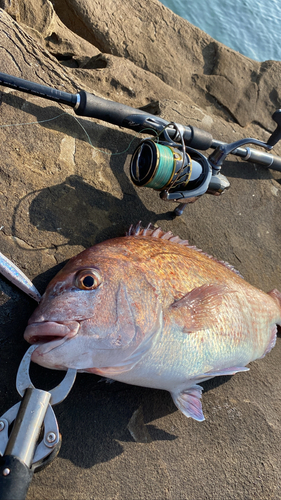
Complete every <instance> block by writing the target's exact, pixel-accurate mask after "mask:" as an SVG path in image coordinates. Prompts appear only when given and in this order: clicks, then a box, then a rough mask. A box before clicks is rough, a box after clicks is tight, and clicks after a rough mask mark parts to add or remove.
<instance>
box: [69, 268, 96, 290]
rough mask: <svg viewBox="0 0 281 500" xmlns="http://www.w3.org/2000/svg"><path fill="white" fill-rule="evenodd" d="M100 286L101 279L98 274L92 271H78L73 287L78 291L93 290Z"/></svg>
mask: <svg viewBox="0 0 281 500" xmlns="http://www.w3.org/2000/svg"><path fill="white" fill-rule="evenodd" d="M100 284H101V277H100V275H99V273H98V272H97V271H96V270H95V271H93V270H92V269H84V270H83V271H79V273H77V275H76V279H75V285H76V286H77V287H78V288H80V290H94V289H95V288H97V287H98V286H99V285H100Z"/></svg>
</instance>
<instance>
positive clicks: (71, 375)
mask: <svg viewBox="0 0 281 500" xmlns="http://www.w3.org/2000/svg"><path fill="white" fill-rule="evenodd" d="M37 347H38V346H37V345H32V346H31V347H30V348H29V349H28V351H27V352H26V353H25V355H24V357H23V359H22V361H21V363H20V366H19V369H18V373H17V379H16V387H17V391H18V393H19V394H20V396H22V397H23V400H22V402H21V403H17V404H16V405H14V406H13V407H12V408H10V409H9V410H8V411H7V412H6V413H4V415H3V416H2V417H1V418H0V455H2V456H3V455H4V454H5V455H14V456H17V457H18V458H20V459H21V460H22V461H23V462H24V463H25V464H26V465H27V466H28V467H31V468H32V470H33V471H37V470H39V468H42V467H43V466H44V463H45V460H46V459H47V457H49V456H50V457H51V459H52V458H54V456H56V454H57V452H58V451H57V449H58V447H59V446H60V434H59V428H58V423H57V419H56V417H55V414H54V411H53V409H52V406H51V405H54V404H58V403H60V402H61V401H63V400H64V399H65V398H66V396H67V395H68V393H69V392H70V390H71V388H72V386H73V384H74V381H75V377H76V370H73V369H69V370H68V371H67V373H66V375H65V377H64V379H63V380H62V382H61V383H60V384H59V385H58V386H57V387H55V388H54V389H51V390H50V391H43V390H40V389H36V388H35V387H34V385H33V383H32V382H31V380H30V376H29V366H30V361H31V355H32V353H33V351H34V350H35V349H36V348H37ZM13 422H14V424H13V428H12V431H11V433H10V434H9V427H10V425H11V424H12V423H13ZM42 429H43V436H41V434H42V432H41V431H42ZM52 454H53V455H54V456H53V455H52ZM50 457H49V459H48V460H47V461H48V462H49V461H50Z"/></svg>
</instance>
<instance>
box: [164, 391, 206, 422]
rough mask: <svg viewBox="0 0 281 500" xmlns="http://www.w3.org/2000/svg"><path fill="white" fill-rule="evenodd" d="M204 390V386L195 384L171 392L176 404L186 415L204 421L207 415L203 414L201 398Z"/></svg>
mask: <svg viewBox="0 0 281 500" xmlns="http://www.w3.org/2000/svg"><path fill="white" fill-rule="evenodd" d="M202 391H203V387H201V386H200V385H194V386H193V387H190V388H189V389H186V390H185V391H182V392H179V393H176V392H171V396H172V398H173V401H174V403H175V405H176V406H177V407H178V409H179V410H180V411H181V412H182V413H183V414H184V415H185V416H186V417H191V418H194V420H198V421H199V422H203V420H205V417H204V415H203V411H202V405H201V400H200V399H201V395H202Z"/></svg>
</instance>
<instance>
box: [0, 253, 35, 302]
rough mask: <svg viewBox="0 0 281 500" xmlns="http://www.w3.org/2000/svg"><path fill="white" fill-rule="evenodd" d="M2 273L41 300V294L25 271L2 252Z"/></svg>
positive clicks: (0, 264)
mask: <svg viewBox="0 0 281 500" xmlns="http://www.w3.org/2000/svg"><path fill="white" fill-rule="evenodd" d="M0 273H1V274H2V275H3V276H5V278H7V279H8V280H9V281H11V283H13V284H14V285H16V286H17V287H18V288H19V289H20V290H22V291H23V292H24V293H26V294H27V295H29V297H31V298H32V299H34V300H35V301H36V302H40V300H41V294H40V292H38V290H37V288H36V286H35V285H33V283H32V281H30V279H29V278H28V277H27V276H26V274H24V272H23V271H22V270H21V269H20V268H19V267H18V266H16V264H14V263H13V262H12V261H11V260H10V259H8V257H6V256H5V255H4V254H2V253H1V252H0Z"/></svg>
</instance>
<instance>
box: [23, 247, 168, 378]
mask: <svg viewBox="0 0 281 500" xmlns="http://www.w3.org/2000/svg"><path fill="white" fill-rule="evenodd" d="M124 239H125V238H123V239H122V240H124ZM125 240H126V239H125ZM112 241H113V240H112ZM104 243H105V244H102V243H101V244H98V245H96V246H95V247H92V248H90V249H88V250H85V251H84V252H82V253H81V254H79V255H78V256H76V257H74V258H72V259H70V261H69V262H68V263H67V264H66V265H65V267H64V268H63V269H62V270H61V271H60V272H59V273H58V274H57V275H56V276H55V277H54V278H53V279H52V281H51V282H50V283H49V285H48V286H47V288H46V291H45V293H44V295H43V298H42V300H41V302H40V304H39V306H38V307H37V309H36V310H35V311H34V313H33V314H32V316H31V318H30V319H29V322H28V326H27V328H26V330H25V333H24V337H25V339H26V340H27V341H28V342H29V343H31V344H38V348H37V349H36V350H35V351H34V352H33V355H32V361H34V362H36V363H38V364H40V365H42V366H45V367H48V368H54V369H62V370H64V369H68V368H74V369H77V370H80V371H92V372H94V373H98V369H101V368H102V367H112V366H115V367H119V369H121V368H120V367H122V366H124V363H125V364H126V362H127V361H126V360H128V359H129V358H130V355H131V354H132V353H134V352H136V350H137V348H138V347H139V346H140V345H141V344H142V343H143V342H144V340H145V338H146V337H147V335H150V334H151V332H153V331H154V330H155V328H158V326H156V325H158V323H159V301H158V296H157V293H156V291H155V287H154V286H153V285H152V284H151V283H150V282H149V281H148V280H147V277H146V275H145V274H144V273H142V272H140V269H139V267H138V266H137V265H136V261H137V258H136V259H134V258H132V256H131V255H130V254H128V252H127V251H126V245H123V247H122V245H121V248H120V245H119V248H118V250H116V239H115V240H114V244H113V245H112V248H111V246H110V242H104ZM139 354H140V350H139ZM95 370H96V371H95Z"/></svg>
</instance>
